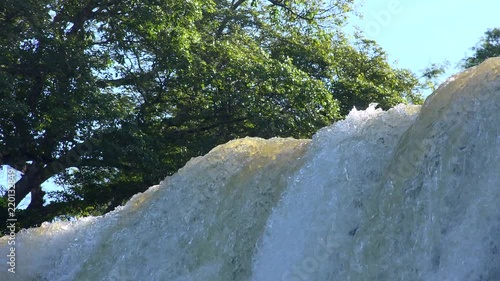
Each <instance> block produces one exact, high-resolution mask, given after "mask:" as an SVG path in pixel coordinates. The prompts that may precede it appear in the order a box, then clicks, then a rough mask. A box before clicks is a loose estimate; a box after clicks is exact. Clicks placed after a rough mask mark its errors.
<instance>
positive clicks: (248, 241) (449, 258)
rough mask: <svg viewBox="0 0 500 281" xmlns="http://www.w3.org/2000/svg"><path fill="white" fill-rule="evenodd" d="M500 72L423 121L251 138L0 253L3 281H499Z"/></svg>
mask: <svg viewBox="0 0 500 281" xmlns="http://www.w3.org/2000/svg"><path fill="white" fill-rule="evenodd" d="M499 202H500V58H498V59H490V60H488V61H486V62H485V63H483V64H482V65H481V66H479V67H477V68H473V69H469V70H467V71H465V72H463V73H461V74H459V75H457V76H455V77H453V78H452V79H450V80H448V81H447V82H446V83H445V84H443V85H442V86H441V87H440V88H439V89H438V90H437V91H436V92H435V93H434V94H433V95H431V96H430V97H429V98H428V99H427V100H426V102H425V104H424V105H423V106H422V107H420V106H404V105H399V106H397V107H395V108H393V109H391V110H388V111H382V110H380V109H376V108H375V107H374V106H370V107H369V108H368V109H367V110H364V111H356V110H353V111H352V112H351V113H350V114H349V116H348V117H347V119H346V120H344V121H341V122H338V123H336V124H334V125H332V126H329V127H326V128H323V129H321V130H320V131H319V132H317V133H316V134H315V135H314V137H313V139H312V141H311V140H294V139H270V140H262V139H256V138H245V139H241V140H235V141H231V142H229V143H227V144H225V145H222V146H219V147H217V148H215V149H213V150H212V151H211V152H210V153H209V154H207V155H206V156H204V157H199V158H195V159H192V160H191V161H190V162H189V163H188V164H187V165H186V166H185V167H184V168H182V169H181V170H180V171H179V172H178V173H177V174H175V175H174V176H172V177H169V178H167V179H165V181H163V182H162V183H160V185H158V186H154V187H151V188H150V189H149V190H148V191H146V192H144V193H143V194H138V195H136V196H134V197H133V198H132V199H131V200H130V201H129V202H128V203H127V204H126V205H125V206H124V207H121V208H119V209H117V210H116V211H114V212H112V213H110V214H107V215H106V216H103V217H91V218H85V219H81V220H78V221H76V222H71V223H68V222H64V223H63V222H57V223H51V224H48V223H47V224H44V225H43V226H42V227H39V228H34V229H29V230H24V231H22V232H20V233H18V234H17V236H16V245H15V246H16V273H15V274H12V273H9V272H8V271H7V269H8V267H9V265H8V264H7V263H6V262H5V261H7V257H6V255H7V253H8V252H9V247H10V246H9V245H8V244H7V241H8V238H7V237H3V238H1V239H0V254H1V255H2V256H0V261H2V263H1V264H0V280H21V281H43V280H50V281H58V280H61V281H63V280H64V281H66V280H68V281H73V280H76V281H87V280H91V281H92V280H106V281H108V280H120V281H122V280H158V281H170V280H172V281H233V280H234V281H240V280H241V281H267V280H269V281H278V280H284V281H285V280H289V281H299V280H314V281H330V280H332V281H344V280H345V281H347V280H352V281H372V280H377V281H378V280H380V281H396V280H398V281H399V280H405V281H406V280H409V281H413V280H415V281H420V280H422V281H436V280H440V281H442V280H443V281H444V280H449V281H499V280H500V204H499Z"/></svg>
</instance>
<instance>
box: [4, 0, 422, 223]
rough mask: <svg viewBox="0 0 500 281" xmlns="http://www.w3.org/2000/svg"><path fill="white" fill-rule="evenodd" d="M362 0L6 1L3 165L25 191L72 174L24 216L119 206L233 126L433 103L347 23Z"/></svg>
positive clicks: (270, 127)
mask: <svg viewBox="0 0 500 281" xmlns="http://www.w3.org/2000/svg"><path fill="white" fill-rule="evenodd" d="M352 2H353V1H352V0H336V1H314V2H312V3H311V1H304V0H290V1H274V0H267V1H264V0H261V1H259V0H253V1H250V0H239V1H226V0H213V1H202V0H194V1H188V2H186V1H183V0H170V1H164V0H141V1H138V0H125V1H114V0H106V1H95V0H88V1H76V0H68V1H54V0H45V1H39V0H37V1H34V0H27V1H21V2H19V1H14V0H6V1H3V2H2V3H1V4H0V28H1V29H2V31H3V32H2V33H1V34H0V52H1V53H0V86H1V87H0V97H1V99H2V101H3V102H4V105H5V106H3V107H2V109H1V111H0V136H1V139H0V152H1V156H2V158H1V161H2V162H1V164H8V165H10V166H12V167H14V168H16V169H18V170H23V171H24V172H25V178H26V179H27V181H26V182H27V183H28V184H27V185H26V184H25V185H24V186H28V188H27V189H26V188H24V189H23V185H21V184H18V185H16V194H19V195H20V196H23V197H24V196H25V195H26V194H27V193H28V192H29V191H30V190H33V189H36V188H39V185H40V184H41V183H42V182H43V181H45V180H46V179H47V178H49V177H51V176H56V175H57V176H58V179H57V180H58V182H59V183H60V184H61V185H65V186H66V189H65V190H64V191H60V192H52V193H50V194H49V195H50V196H51V197H52V199H53V200H54V202H52V203H50V204H48V205H46V206H45V207H43V208H42V209H34V208H29V210H26V211H20V213H19V216H20V217H21V218H23V223H22V226H32V225H37V224H39V223H40V222H42V221H43V220H50V219H51V218H54V217H59V218H65V217H68V216H70V217H71V216H79V215H88V214H94V215H95V214H101V213H104V212H107V211H109V210H112V209H113V208H114V207H116V206H118V205H120V204H122V203H123V202H124V201H126V200H127V199H128V198H130V196H132V195H133V194H135V193H137V192H140V191H144V189H145V188H147V187H148V186H150V185H152V184H157V183H158V182H159V181H160V180H162V179H163V178H164V177H165V176H166V175H170V174H172V173H174V172H175V171H176V170H177V169H178V168H180V167H181V166H182V165H184V164H185V163H186V161H187V160H189V159H190V158H191V157H194V156H199V155H202V154H205V153H207V152H208V151H209V150H210V149H212V148H213V147H214V146H216V145H218V144H222V143H225V142H227V141H228V140H231V139H234V138H239V137H244V136H259V137H266V138H267V137H274V136H282V137H289V136H291V137H297V138H299V137H300V138H304V137H311V135H312V134H313V133H314V132H315V131H316V130H317V129H319V128H321V127H323V126H325V125H328V124H331V123H332V122H334V121H336V120H339V119H340V118H342V117H343V116H345V115H346V114H347V113H348V112H349V110H351V109H352V107H354V106H356V107H357V108H359V109H362V108H365V107H366V106H368V104H369V103H372V102H377V103H379V104H380V105H381V106H382V107H383V108H389V107H391V106H394V105H396V104H398V103H401V102H410V103H420V102H422V97H421V95H420V94H419V91H420V89H421V88H422V87H423V84H422V83H421V82H420V81H419V79H417V78H416V77H415V75H414V74H412V73H411V72H409V71H408V70H404V69H394V68H391V66H390V65H389V64H388V63H387V57H386V54H385V53H384V51H383V50H382V49H381V48H380V47H379V46H378V45H377V44H376V42H374V41H371V40H366V39H364V38H362V37H361V36H356V37H355V38H354V39H353V40H349V39H347V38H346V36H345V35H344V34H342V32H341V28H342V27H343V25H344V24H345V20H346V19H347V15H348V13H349V12H351V11H352ZM429 75H431V74H429ZM18 189H19V192H17V191H18ZM33 200H37V199H36V198H35V199H33ZM38 200H40V198H38Z"/></svg>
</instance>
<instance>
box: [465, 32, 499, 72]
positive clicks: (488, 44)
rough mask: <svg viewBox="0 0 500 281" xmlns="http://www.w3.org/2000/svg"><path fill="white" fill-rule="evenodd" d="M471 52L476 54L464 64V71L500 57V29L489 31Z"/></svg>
mask: <svg viewBox="0 0 500 281" xmlns="http://www.w3.org/2000/svg"><path fill="white" fill-rule="evenodd" d="M484 35H485V36H484V37H482V38H481V40H479V42H478V43H477V45H476V46H475V47H472V48H471V50H472V51H474V54H473V55H472V56H470V57H468V58H465V59H464V60H463V62H462V67H463V68H464V69H466V68H469V67H473V66H476V65H479V64H481V63H482V62H483V61H485V60H486V59H487V58H491V57H497V56H500V28H493V29H488V30H487V31H486V32H485V33H484Z"/></svg>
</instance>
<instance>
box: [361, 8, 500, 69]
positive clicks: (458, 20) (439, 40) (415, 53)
mask: <svg viewBox="0 0 500 281" xmlns="http://www.w3.org/2000/svg"><path fill="white" fill-rule="evenodd" d="M357 5H359V7H358V11H359V12H360V13H361V14H362V15H363V19H357V18H352V19H351V24H354V25H356V26H358V27H359V28H360V29H361V30H362V31H363V32H364V35H365V36H366V37H367V38H369V39H373V40H375V41H377V43H378V44H379V45H380V46H381V47H382V48H383V49H384V50H385V51H386V52H387V54H388V56H389V61H390V62H391V63H392V65H393V66H397V67H401V68H407V69H410V70H412V71H413V72H415V73H420V71H421V70H422V69H424V68H426V67H427V66H429V65H430V64H431V63H441V62H444V61H445V60H447V61H449V62H450V66H449V68H448V71H447V73H446V74H445V76H446V77H448V76H450V75H452V74H454V73H456V72H459V71H460V69H459V68H457V64H458V63H459V62H460V61H461V60H462V59H463V58H465V57H466V56H467V55H471V54H472V53H473V52H472V51H471V50H470V48H471V47H473V46H475V45H476V44H477V42H478V41H479V39H480V38H481V37H482V36H483V35H484V32H485V31H486V30H487V29H488V28H494V27H500V1H499V0H476V1H465V0H458V1H449V0H361V1H358V2H357ZM394 62H396V63H394ZM446 77H443V79H445V78H446Z"/></svg>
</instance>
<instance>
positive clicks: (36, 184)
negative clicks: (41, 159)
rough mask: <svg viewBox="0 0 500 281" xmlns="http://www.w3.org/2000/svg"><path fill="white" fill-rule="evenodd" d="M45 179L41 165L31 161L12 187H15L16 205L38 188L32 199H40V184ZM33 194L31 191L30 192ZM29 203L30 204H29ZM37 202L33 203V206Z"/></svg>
mask: <svg viewBox="0 0 500 281" xmlns="http://www.w3.org/2000/svg"><path fill="white" fill-rule="evenodd" d="M45 180H46V179H45V178H44V176H43V166H42V165H41V164H38V163H33V164H31V165H29V166H28V167H27V169H26V172H25V173H24V175H23V177H22V178H21V179H20V180H19V181H18V182H17V183H16V185H15V186H14V187H13V188H14V189H15V192H16V193H15V194H16V195H15V198H16V206H18V205H19V203H20V202H21V200H23V199H24V197H26V196H27V195H28V194H29V193H30V192H31V191H32V190H35V189H38V190H39V191H35V192H34V197H32V199H31V200H32V201H31V202H32V203H33V200H35V201H36V200H40V194H41V192H43V191H42V189H41V184H42V183H43V182H44V181H45ZM32 195H33V193H32ZM42 204H43V195H42ZM30 205H31V204H30ZM36 205H37V204H36V203H35V206H36Z"/></svg>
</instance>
